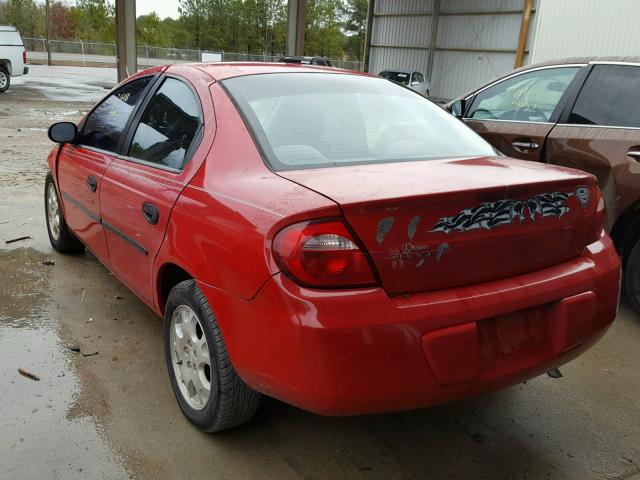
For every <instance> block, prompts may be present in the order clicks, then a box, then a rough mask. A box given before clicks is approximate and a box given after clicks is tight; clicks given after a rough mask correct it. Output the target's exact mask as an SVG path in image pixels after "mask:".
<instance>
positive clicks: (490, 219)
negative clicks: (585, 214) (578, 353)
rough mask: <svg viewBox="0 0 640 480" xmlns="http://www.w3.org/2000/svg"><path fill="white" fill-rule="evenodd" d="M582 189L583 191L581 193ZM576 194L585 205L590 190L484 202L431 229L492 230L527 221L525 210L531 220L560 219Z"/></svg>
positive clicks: (580, 188)
mask: <svg viewBox="0 0 640 480" xmlns="http://www.w3.org/2000/svg"><path fill="white" fill-rule="evenodd" d="M578 191H580V193H578ZM573 195H575V196H576V197H577V198H578V201H579V202H580V204H581V205H582V206H583V208H586V205H587V203H588V202H589V191H588V189H587V188H586V187H578V188H577V189H576V191H575V193H562V192H551V193H541V194H539V195H536V196H534V197H531V198H529V199H528V200H498V201H495V202H484V203H481V204H480V205H479V206H477V207H473V208H465V209H464V210H461V211H460V212H458V213H457V214H456V215H454V216H452V217H441V218H440V219H439V220H438V221H437V222H436V224H435V225H434V227H433V229H432V230H431V231H432V232H444V233H446V234H447V235H448V234H449V233H450V232H451V231H452V230H457V231H459V232H466V231H468V230H476V229H480V228H482V229H485V230H491V229H493V228H496V227H499V226H501V225H508V224H514V223H516V221H517V223H522V222H524V221H525V220H526V216H525V210H527V212H528V217H529V218H530V219H531V220H532V221H536V220H538V219H542V218H547V217H558V218H561V217H562V216H564V215H565V214H567V213H568V212H569V211H570V208H569V207H568V206H567V205H566V202H567V199H568V198H569V197H571V196H573Z"/></svg>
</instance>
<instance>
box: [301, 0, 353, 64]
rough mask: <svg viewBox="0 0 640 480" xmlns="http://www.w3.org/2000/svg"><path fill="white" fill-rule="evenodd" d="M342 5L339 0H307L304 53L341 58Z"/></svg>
mask: <svg viewBox="0 0 640 480" xmlns="http://www.w3.org/2000/svg"><path fill="white" fill-rule="evenodd" d="M342 6H343V4H342V1H341V0H309V2H308V3H307V28H306V32H305V53H306V54H308V55H322V56H325V57H331V58H342V56H343V53H344V52H343V49H342V40H343V37H344V33H343V32H342V22H341V21H340V13H341V9H342Z"/></svg>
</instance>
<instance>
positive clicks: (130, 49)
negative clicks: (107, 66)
mask: <svg viewBox="0 0 640 480" xmlns="http://www.w3.org/2000/svg"><path fill="white" fill-rule="evenodd" d="M116 42H117V48H116V52H117V58H116V66H117V69H118V81H119V82H121V81H122V80H124V79H125V78H127V77H128V76H129V75H133V74H134V73H136V72H137V71H138V52H137V50H136V0H116Z"/></svg>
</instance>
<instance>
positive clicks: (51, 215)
mask: <svg viewBox="0 0 640 480" xmlns="http://www.w3.org/2000/svg"><path fill="white" fill-rule="evenodd" d="M0 75H1V74H0ZM0 87H2V77H1V76H0ZM47 218H48V220H49V232H51V236H52V237H53V239H54V240H56V241H57V240H60V203H59V202H58V193H57V192H56V187H55V185H54V184H53V182H52V183H49V186H48V187H47Z"/></svg>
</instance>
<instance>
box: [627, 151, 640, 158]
mask: <svg viewBox="0 0 640 480" xmlns="http://www.w3.org/2000/svg"><path fill="white" fill-rule="evenodd" d="M627 155H629V156H630V157H631V158H634V159H636V160H640V150H631V151H630V152H627Z"/></svg>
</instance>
